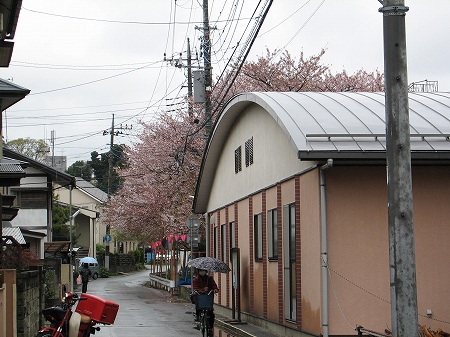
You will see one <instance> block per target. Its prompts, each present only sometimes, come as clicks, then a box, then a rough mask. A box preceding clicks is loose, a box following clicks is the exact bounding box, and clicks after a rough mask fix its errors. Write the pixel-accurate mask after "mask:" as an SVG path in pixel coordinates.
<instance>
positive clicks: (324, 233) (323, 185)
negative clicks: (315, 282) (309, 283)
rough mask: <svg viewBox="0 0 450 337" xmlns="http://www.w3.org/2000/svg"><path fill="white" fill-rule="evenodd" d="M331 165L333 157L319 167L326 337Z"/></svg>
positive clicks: (325, 334)
mask: <svg viewBox="0 0 450 337" xmlns="http://www.w3.org/2000/svg"><path fill="white" fill-rule="evenodd" d="M331 167H333V159H328V160H327V163H326V164H325V165H323V166H322V167H321V168H320V214H321V231H322V240H321V241H322V244H321V259H322V336H323V337H328V249H327V198H326V183H325V170H326V169H329V168H331Z"/></svg>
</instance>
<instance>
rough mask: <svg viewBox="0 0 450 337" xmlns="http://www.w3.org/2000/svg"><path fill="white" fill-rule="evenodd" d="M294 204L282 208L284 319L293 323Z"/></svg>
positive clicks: (295, 293)
mask: <svg viewBox="0 0 450 337" xmlns="http://www.w3.org/2000/svg"><path fill="white" fill-rule="evenodd" d="M295 234H296V233H295V204H290V205H285V206H284V207H283V237H284V242H286V245H285V246H284V247H283V250H284V296H285V317H286V319H288V320H292V321H295V319H296V315H297V314H296V312H297V304H296V303H297V278H296V274H295V259H296V256H295Z"/></svg>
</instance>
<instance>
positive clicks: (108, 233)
mask: <svg viewBox="0 0 450 337" xmlns="http://www.w3.org/2000/svg"><path fill="white" fill-rule="evenodd" d="M109 134H110V135H111V140H110V143H109V157H108V201H109V199H111V185H112V168H113V149H114V114H113V115H112V122H111V130H110V132H109ZM110 238H111V225H109V224H108V225H106V247H105V268H107V269H109V250H110V246H109V245H110V242H111V239H110Z"/></svg>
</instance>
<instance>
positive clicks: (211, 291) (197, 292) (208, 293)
mask: <svg viewBox="0 0 450 337" xmlns="http://www.w3.org/2000/svg"><path fill="white" fill-rule="evenodd" d="M194 293H196V294H199V295H211V293H214V289H211V290H210V291H208V292H205V291H198V290H194Z"/></svg>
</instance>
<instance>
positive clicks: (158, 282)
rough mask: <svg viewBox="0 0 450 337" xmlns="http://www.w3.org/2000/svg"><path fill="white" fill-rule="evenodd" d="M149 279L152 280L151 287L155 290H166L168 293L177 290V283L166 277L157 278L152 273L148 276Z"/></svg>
mask: <svg viewBox="0 0 450 337" xmlns="http://www.w3.org/2000/svg"><path fill="white" fill-rule="evenodd" d="M148 277H149V279H150V285H151V286H152V287H153V288H158V289H165V290H167V291H170V290H171V289H173V288H175V281H173V280H168V279H166V278H164V277H160V276H156V275H154V274H152V273H150V274H148Z"/></svg>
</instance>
